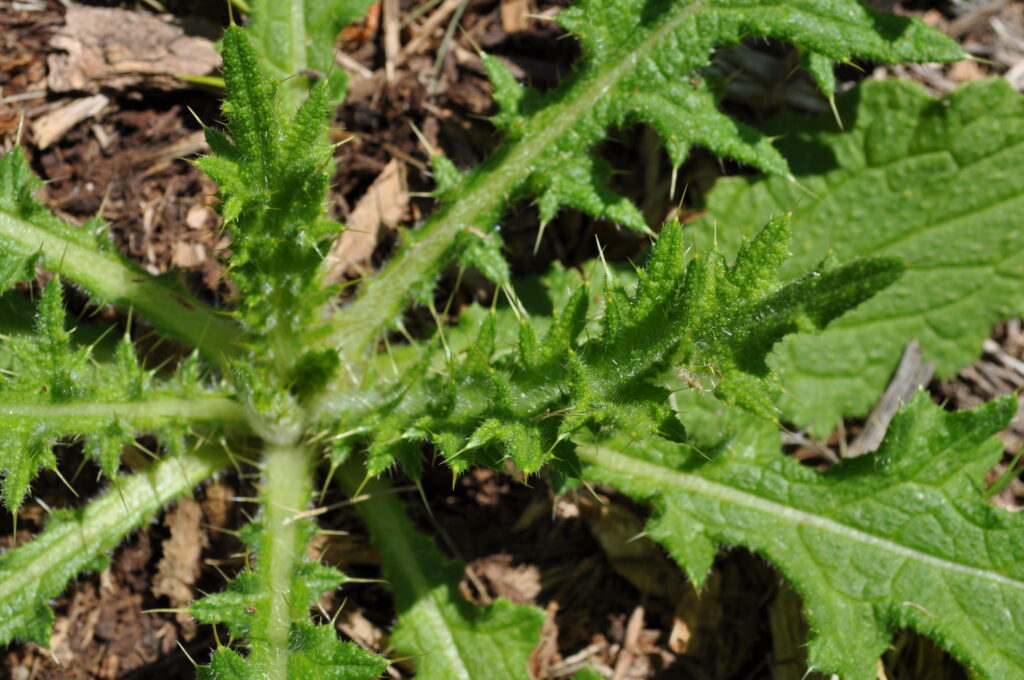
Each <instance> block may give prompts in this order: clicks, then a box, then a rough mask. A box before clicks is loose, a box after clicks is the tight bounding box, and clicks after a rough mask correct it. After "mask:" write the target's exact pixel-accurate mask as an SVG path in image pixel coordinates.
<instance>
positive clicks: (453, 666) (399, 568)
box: [340, 464, 544, 680]
mask: <svg viewBox="0 0 1024 680" xmlns="http://www.w3.org/2000/svg"><path fill="white" fill-rule="evenodd" d="M360 467H361V466H355V465H351V464H349V465H347V466H346V467H344V468H342V470H341V473H340V480H341V482H342V485H343V486H344V487H345V490H346V493H348V494H350V495H352V494H354V493H355V492H356V490H357V489H360V488H361V493H365V494H366V496H365V498H366V500H365V501H361V502H359V503H357V504H356V508H357V509H358V510H359V513H360V515H361V516H362V518H363V521H364V522H366V526H367V528H368V529H369V530H370V535H371V537H372V538H373V544H374V546H376V548H377V550H378V551H379V552H380V557H381V563H382V566H383V568H384V576H385V578H386V579H387V581H388V583H389V584H390V586H391V590H392V593H393V594H394V598H395V609H396V610H397V612H398V624H397V625H396V626H395V628H394V632H393V633H392V636H391V643H392V645H393V646H394V647H395V649H396V650H397V651H399V652H400V653H402V654H405V655H409V656H411V657H412V660H413V662H414V663H415V665H416V677H417V678H420V680H487V679H490V678H493V679H494V680H499V679H500V680H529V678H530V675H529V674H528V672H527V669H526V667H527V662H528V660H529V657H530V654H531V653H532V652H533V649H534V648H535V647H536V646H537V643H538V642H540V626H541V624H542V623H543V622H544V613H543V612H542V611H541V610H539V609H537V608H535V607H526V606H520V605H515V604H512V603H511V602H509V601H508V600H505V599H502V598H499V599H497V600H495V601H494V602H493V603H492V604H490V605H489V606H487V607H477V606H475V605H473V604H471V603H469V602H467V601H466V600H465V599H464V598H463V597H462V595H461V594H460V593H459V582H460V581H461V580H462V577H463V574H464V571H465V569H464V567H463V565H461V564H459V563H456V562H452V561H450V560H446V559H445V558H444V557H443V556H442V555H441V554H440V552H438V550H437V548H436V547H435V546H434V544H433V542H432V541H430V540H429V539H427V538H426V537H425V536H423V535H422V534H420V533H419V532H418V531H416V529H415V528H414V527H413V525H412V522H411V521H410V520H409V518H408V516H407V515H406V514H405V510H404V508H403V507H402V504H401V502H400V501H398V500H397V499H396V498H395V497H394V496H393V495H392V494H390V493H388V488H387V484H386V483H385V482H383V481H381V480H369V481H367V482H366V484H365V485H363V484H362V482H363V472H362V470H361V469H360Z"/></svg>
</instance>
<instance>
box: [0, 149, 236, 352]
mask: <svg viewBox="0 0 1024 680" xmlns="http://www.w3.org/2000/svg"><path fill="white" fill-rule="evenodd" d="M41 185H42V183H41V182H40V180H39V179H37V178H36V177H35V176H34V175H33V174H32V171H31V169H30V168H29V165H28V161H27V160H26V158H25V154H24V152H23V151H22V150H21V148H14V149H12V150H11V151H10V152H8V153H7V154H5V155H4V156H3V157H2V158H0V288H2V290H6V289H7V288H8V287H10V286H11V285H12V284H14V283H16V282H17V281H19V280H26V279H32V278H34V277H35V268H36V265H40V266H43V267H46V268H48V269H50V270H51V271H55V272H59V273H61V274H62V275H65V276H67V277H69V278H70V279H72V280H74V281H75V282H76V283H77V284H79V285H81V286H83V287H84V288H85V289H86V290H87V291H88V292H89V294H90V295H91V296H92V297H93V299H95V300H96V301H97V302H100V303H114V304H120V305H125V306H128V307H131V308H132V309H134V310H135V311H136V312H139V313H141V314H143V315H144V316H145V317H146V318H147V319H148V320H149V321H151V322H152V323H153V324H155V325H156V326H157V327H158V328H160V329H161V330H163V331H165V332H167V333H169V334H170V335H172V336H173V337H176V338H179V339H181V340H183V341H185V342H187V343H189V344H190V345H192V346H193V347H196V348H198V349H200V350H201V351H202V352H203V353H204V354H205V355H206V356H207V357H208V358H210V359H212V360H214V361H215V362H220V361H221V360H222V359H223V358H224V357H225V356H229V355H231V354H233V353H234V352H235V351H236V349H237V346H236V342H237V341H238V337H239V331H238V328H237V327H236V326H235V325H234V324H232V323H231V322H230V321H229V320H227V319H225V318H223V316H221V315H219V314H217V313H215V312H214V311H213V310H212V309H210V308H209V307H208V306H207V305H205V304H203V303H202V302H200V301H199V300H197V299H196V298H195V297H193V296H192V295H190V294H189V293H188V292H187V291H186V290H185V289H184V287H183V286H181V285H180V284H178V285H175V284H173V283H171V282H169V281H168V280H166V279H163V278H157V277H154V276H152V275H151V274H149V273H148V272H146V271H144V270H142V269H141V268H140V267H138V266H136V265H134V264H131V263H130V262H128V260H126V259H125V258H124V257H122V256H121V255H120V254H119V253H117V251H116V250H115V249H114V247H113V244H112V243H111V242H110V240H109V238H108V237H107V228H106V225H105V224H104V223H103V222H102V221H101V220H89V221H88V222H86V223H85V224H84V225H82V226H81V227H79V228H75V227H73V226H71V225H69V224H66V223H65V222H63V221H62V220H60V219H58V218H57V217H56V216H54V215H53V214H51V213H50V212H49V211H48V210H46V208H45V207H43V205H42V204H41V203H40V202H39V201H37V200H36V199H35V197H34V196H33V192H34V191H35V190H36V189H37V188H39V187H40V186H41Z"/></svg>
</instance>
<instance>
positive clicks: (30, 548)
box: [0, 447, 228, 647]
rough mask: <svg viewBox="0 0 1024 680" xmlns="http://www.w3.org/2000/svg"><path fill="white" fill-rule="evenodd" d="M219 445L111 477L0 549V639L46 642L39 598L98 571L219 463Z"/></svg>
mask: <svg viewBox="0 0 1024 680" xmlns="http://www.w3.org/2000/svg"><path fill="white" fill-rule="evenodd" d="M227 463H228V460H227V456H226V455H225V454H224V452H223V451H222V450H220V449H219V448H212V447H208V448H202V449H199V450H196V451H190V452H187V453H182V454H181V455H179V456H175V457H172V458H168V459H167V460H164V461H161V462H159V463H156V464H154V465H153V466H152V467H150V468H149V469H147V470H143V471H140V472H136V473H135V474H133V475H130V476H123V477H119V478H117V479H116V480H115V481H114V484H113V488H112V489H110V490H109V491H107V492H106V493H104V494H103V495H102V496H99V497H98V498H95V499H93V500H92V501H91V502H89V503H88V504H87V505H85V506H83V507H81V508H77V509H75V510H59V511H55V512H53V513H51V514H50V516H49V518H48V519H47V522H46V528H45V529H44V530H43V532H42V533H40V534H39V535H38V536H36V537H35V538H34V539H33V540H32V541H31V542H30V543H27V544H25V545H22V546H19V547H17V548H14V549H12V550H8V551H6V552H4V553H3V554H0V644H7V643H8V642H11V641H12V640H22V641H31V642H36V643H38V644H40V645H43V646H44V647H48V646H49V644H50V629H51V626H52V623H53V612H52V611H51V609H50V607H49V605H48V604H47V602H48V601H49V600H52V599H53V598H55V597H57V596H58V595H60V593H61V592H62V591H63V590H64V587H65V585H66V584H67V583H68V581H70V580H72V579H74V578H75V577H76V576H77V575H78V574H79V573H80V572H82V571H99V570H101V569H102V568H103V566H104V565H105V564H106V561H107V552H108V551H110V550H113V549H114V548H115V547H116V546H117V545H118V544H119V543H120V542H121V540H122V539H123V538H124V537H125V536H126V535H127V534H128V532H130V531H132V530H133V529H135V528H136V527H138V526H140V525H142V523H143V522H145V521H146V520H147V519H148V518H150V517H152V516H153V515H154V514H155V513H156V512H157V511H158V510H160V508H161V507H163V505H164V504H165V503H168V502H170V501H171V500H173V499H175V498H177V497H178V496H181V495H182V494H184V493H187V492H188V491H189V490H191V489H192V487H193V486H195V485H196V484H199V483H200V482H202V481H203V480H204V479H207V478H208V477H210V476H211V475H212V474H214V473H215V472H217V471H218V470H220V469H221V468H223V467H225V466H226V465H227Z"/></svg>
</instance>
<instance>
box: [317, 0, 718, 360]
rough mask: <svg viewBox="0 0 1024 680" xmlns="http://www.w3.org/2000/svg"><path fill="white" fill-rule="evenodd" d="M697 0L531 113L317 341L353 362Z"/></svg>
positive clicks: (688, 14) (690, 11)
mask: <svg viewBox="0 0 1024 680" xmlns="http://www.w3.org/2000/svg"><path fill="white" fill-rule="evenodd" d="M704 4H705V0H696V1H695V2H693V3H690V4H687V5H685V6H682V7H680V8H679V9H678V10H677V13H676V15H675V16H673V17H671V18H669V19H666V20H665V21H663V22H662V23H661V24H660V25H659V26H658V27H657V28H655V29H654V30H652V31H651V32H649V33H648V34H647V35H646V36H645V37H644V38H643V39H642V40H640V41H639V42H638V43H635V47H633V48H632V49H624V50H623V51H622V53H620V58H619V59H618V60H617V61H616V63H615V65H613V66H612V67H610V68H608V69H607V70H605V71H600V70H597V71H591V73H592V74H593V75H591V77H589V78H586V77H584V78H583V79H581V80H580V81H579V82H578V83H577V84H576V85H575V86H574V87H573V88H572V89H571V90H570V91H569V92H568V93H567V94H566V96H565V97H564V98H563V99H562V100H561V101H560V102H559V103H558V104H557V105H553V106H549V107H547V108H545V109H543V110H542V111H539V112H538V113H537V115H535V116H533V117H532V118H531V119H530V120H529V122H528V124H527V126H526V128H525V130H524V131H523V135H522V139H521V140H520V141H519V142H518V143H516V144H515V145H514V146H513V147H512V149H511V150H510V151H509V152H508V154H507V155H505V156H504V157H501V156H500V154H499V156H498V157H496V159H495V160H494V161H491V163H493V167H489V165H490V164H491V163H485V164H484V166H483V167H481V169H480V171H479V172H478V173H477V174H475V175H474V178H475V179H474V181H472V182H471V183H470V185H469V186H467V187H466V190H465V192H464V193H463V194H462V195H461V196H460V197H459V199H458V200H457V201H455V202H454V203H453V204H452V205H451V207H449V208H447V209H446V210H443V212H442V213H441V214H440V215H437V216H436V217H435V218H433V219H432V220H431V221H430V222H429V223H428V224H427V225H425V226H424V227H422V228H421V229H420V230H419V232H418V233H417V234H416V236H415V237H414V238H415V242H414V243H413V244H411V245H410V246H409V247H408V248H406V249H405V250H403V251H401V252H400V253H399V254H398V255H397V256H396V257H395V259H394V260H392V261H391V263H390V265H389V266H388V268H387V269H385V270H384V271H383V272H381V274H380V275H378V276H377V277H375V278H373V279H371V280H370V281H369V282H368V283H367V284H366V287H365V289H364V292H363V294H362V295H361V296H360V297H359V298H357V299H356V301H355V302H354V303H353V304H352V305H351V306H349V307H348V308H347V309H345V310H343V311H342V312H341V313H339V314H338V315H337V317H336V320H335V322H334V327H335V328H334V331H333V332H332V333H331V334H330V335H329V336H327V337H326V338H325V339H324V340H323V341H322V344H327V345H332V346H334V347H337V348H338V350H339V352H340V353H341V355H342V357H343V358H344V359H346V360H347V361H355V360H357V359H358V357H359V355H360V354H361V352H362V351H363V349H364V348H365V347H366V346H367V344H368V343H369V342H370V341H371V340H372V339H373V337H374V336H375V335H376V333H377V332H378V330H379V329H380V326H381V325H382V323H384V322H386V321H387V320H388V319H391V318H393V317H395V316H396V315H397V314H398V313H399V312H400V311H401V309H402V307H403V306H404V304H405V303H406V302H407V301H408V299H409V296H410V291H412V290H414V289H415V288H416V287H417V286H418V284H420V283H421V282H423V281H426V280H430V279H431V278H433V277H434V276H435V275H436V274H437V272H438V271H439V269H440V267H441V266H442V265H443V263H444V258H445V256H446V254H447V253H448V252H449V250H450V249H451V246H452V243H453V241H454V240H455V237H456V235H457V234H458V233H459V231H460V230H462V229H464V228H467V227H471V226H479V223H480V221H481V220H482V219H484V218H486V217H487V216H488V215H489V214H490V213H492V212H493V211H494V208H495V206H496V205H497V204H498V203H500V202H501V201H503V200H504V199H505V197H507V196H508V195H509V194H511V193H512V190H513V189H514V188H515V186H516V184H517V183H518V182H520V181H522V179H523V178H524V177H526V176H528V174H529V170H530V167H531V165H532V164H533V162H534V159H536V158H537V157H539V156H540V155H541V153H542V152H543V151H544V150H545V149H546V148H547V147H549V146H551V145H552V144H554V143H555V142H556V140H558V139H559V138H560V137H561V136H562V135H564V134H565V133H566V132H568V130H570V129H571V128H572V127H573V126H574V125H575V124H576V123H577V122H578V120H579V119H580V118H581V117H582V116H583V115H584V114H585V113H587V112H589V111H590V110H591V108H592V107H593V106H594V104H595V103H596V102H597V101H598V99H600V98H601V97H602V96H603V95H604V94H606V93H607V92H608V91H609V90H611V89H612V86H613V85H614V84H615V83H617V82H618V81H619V80H620V79H621V78H622V77H623V76H624V75H625V74H626V73H628V72H629V71H630V70H632V69H633V68H635V66H636V63H638V62H639V61H640V60H641V59H643V58H646V57H647V56H648V55H649V54H650V53H651V52H653V51H654V50H655V49H656V48H657V47H658V45H659V44H660V43H661V41H662V39H664V38H665V37H666V36H667V35H668V34H670V33H671V32H672V31H674V30H676V29H677V28H678V27H679V25H680V24H682V23H683V22H684V21H686V20H687V19H689V18H690V17H691V16H692V15H693V14H695V13H696V12H697V11H698V10H699V9H700V8H701V7H702V6H703V5H704Z"/></svg>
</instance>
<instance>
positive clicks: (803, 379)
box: [697, 79, 1024, 433]
mask: <svg viewBox="0 0 1024 680" xmlns="http://www.w3.org/2000/svg"><path fill="white" fill-rule="evenodd" d="M838 106H839V114H840V117H841V118H842V120H843V121H844V122H845V124H846V127H847V131H840V130H837V129H836V126H835V123H834V121H833V120H832V118H831V117H823V118H818V119H814V118H808V117H805V116H796V115H784V116H782V117H780V118H779V119H778V120H776V121H774V122H773V123H772V124H770V125H769V127H768V132H770V133H780V134H781V133H783V132H784V131H787V130H789V131H792V130H799V131H800V132H799V133H797V134H788V135H784V136H783V138H782V140H781V141H780V147H781V149H782V151H783V153H784V154H785V155H786V156H787V158H788V159H789V162H790V164H791V166H792V167H793V170H794V172H795V173H796V175H797V176H798V177H799V178H800V181H801V183H802V184H803V185H805V186H806V187H808V189H809V190H810V191H811V192H813V195H807V194H806V193H805V192H803V191H802V190H800V189H799V188H797V187H795V186H793V185H790V184H788V183H786V182H784V181H780V180H776V179H757V180H750V179H739V178H737V179H730V180H724V181H721V182H719V184H718V185H717V186H716V187H715V189H714V190H713V191H712V192H711V194H710V196H709V198H708V204H709V213H708V217H707V218H706V220H705V221H702V222H701V223H700V224H699V225H697V229H699V230H700V232H701V233H702V234H703V235H704V237H705V239H708V240H709V239H710V235H711V231H712V229H713V228H714V226H713V225H714V224H715V223H717V225H718V226H717V232H718V241H719V242H720V243H721V244H722V248H723V249H724V250H726V251H731V250H734V249H735V248H736V244H737V242H738V240H739V234H741V233H743V232H745V231H749V230H752V229H755V228H756V227H757V226H758V224H759V223H760V220H761V219H762V216H763V215H764V214H765V213H766V212H771V211H783V210H792V212H793V224H794V231H793V240H792V242H791V247H792V249H793V251H794V252H795V256H794V257H793V259H792V260H790V262H789V263H788V264H787V265H786V269H785V271H787V272H788V273H790V274H792V273H794V272H797V271H800V270H801V269H803V268H806V267H807V266H810V265H812V264H813V263H814V262H816V261H817V260H819V259H820V258H822V257H824V256H825V254H826V249H832V250H833V251H834V253H835V255H836V257H837V258H839V259H841V260H848V259H851V258H854V257H863V256H878V255H882V256H887V255H891V254H893V255H895V254H898V255H899V256H900V257H901V258H903V259H904V260H905V261H907V262H908V263H909V265H908V269H907V272H906V274H905V275H904V277H903V278H902V279H901V280H900V282H899V283H897V284H895V285H894V286H893V287H892V288H890V289H889V290H887V291H885V292H884V293H882V294H881V295H879V296H878V297H876V298H875V299H873V300H871V301H870V302H868V303H867V304H865V305H863V306H862V307H861V308H859V309H858V310H857V311H855V312H853V313H852V314H850V315H848V316H846V317H844V318H843V319H842V320H841V321H839V322H837V323H836V324H834V325H833V326H832V327H831V328H830V329H829V330H828V331H826V333H825V335H824V337H823V338H821V339H819V338H807V337H803V336H794V337H792V338H789V339H788V340H786V341H785V342H784V343H783V344H782V345H781V346H780V347H779V348H778V350H777V353H776V355H775V357H774V360H773V363H774V365H775V366H776V367H777V369H778V370H779V372H780V374H781V376H782V380H783V381H784V382H785V384H786V395H784V396H783V397H782V399H781V401H780V406H781V408H782V410H783V413H784V414H785V416H786V418H788V419H791V420H793V421H796V422H797V423H798V424H799V425H811V426H812V427H813V428H814V430H815V431H816V432H818V433H826V432H828V431H830V430H831V429H832V427H833V426H834V424H835V422H836V421H837V420H838V419H839V418H840V417H842V416H857V415H863V414H865V413H867V411H868V410H869V409H870V408H871V405H872V404H873V403H874V401H875V399H876V398H877V397H878V395H879V394H880V393H881V392H882V390H883V389H884V387H885V385H886V383H887V382H888V380H889V376H890V374H891V372H892V370H893V369H894V368H895V366H896V364H897V363H898V361H899V358H900V355H901V353H902V351H903V348H904V346H905V344H906V343H907V342H908V341H909V340H910V339H913V338H916V339H917V340H918V342H919V343H920V345H921V348H922V350H923V351H924V355H925V358H926V359H927V360H928V361H931V362H933V363H934V364H935V367H936V372H937V374H938V375H940V376H948V375H952V374H953V373H955V372H956V371H957V370H959V369H960V368H961V367H963V366H964V365H966V364H967V363H969V362H970V361H971V360H973V358H974V357H976V356H977V355H978V352H979V349H980V347H981V343H982V340H984V338H986V337H987V336H988V333H989V330H990V328H991V326H992V324H993V323H995V322H997V321H999V320H1002V319H1006V318H1011V317H1013V316H1019V315H1022V314H1024V218H1022V217H1021V215H1022V214H1024V172H1020V171H1018V170H1020V169H1021V168H1024V98H1022V97H1021V96H1020V95H1019V94H1017V93H1015V92H1014V91H1013V90H1012V89H1011V88H1010V87H1009V86H1008V85H1007V84H1006V83H1005V82H1004V81H1003V80H1002V79H994V80H990V81H984V82H977V83H971V84H969V85H965V86H964V87H962V88H961V89H960V90H959V91H957V92H956V93H954V94H951V95H948V96H946V97H944V98H943V99H939V100H935V99H932V98H931V97H928V96H927V95H926V94H925V93H924V91H923V90H922V89H921V88H920V87H919V86H917V85H915V84H912V83H907V82H900V81H887V82H866V83H864V84H863V85H861V86H860V87H859V88H857V89H856V90H854V91H851V92H850V93H848V94H847V95H845V96H844V97H843V98H841V99H840V101H839V104H838ZM702 240H704V239H702Z"/></svg>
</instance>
